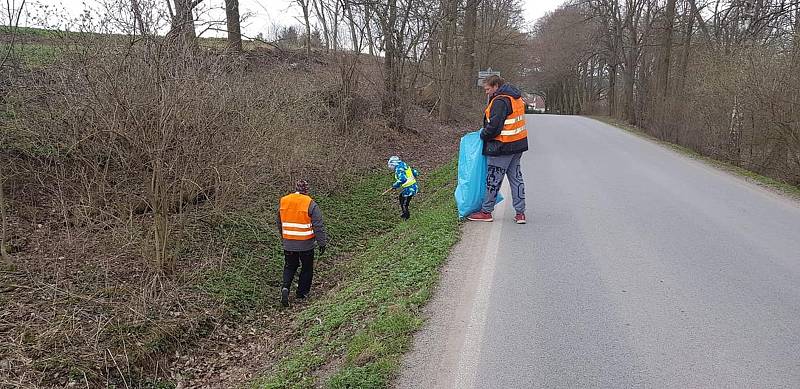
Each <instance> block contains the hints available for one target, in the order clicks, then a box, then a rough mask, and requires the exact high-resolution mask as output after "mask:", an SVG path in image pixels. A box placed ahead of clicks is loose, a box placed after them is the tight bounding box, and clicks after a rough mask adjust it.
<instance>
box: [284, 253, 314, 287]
mask: <svg viewBox="0 0 800 389" xmlns="http://www.w3.org/2000/svg"><path fill="white" fill-rule="evenodd" d="M283 255H284V259H285V260H286V262H285V263H284V265H283V287H284V288H286V289H292V281H294V275H295V273H297V268H298V267H299V266H300V264H301V263H302V264H303V267H302V268H301V269H300V279H299V280H298V282H297V296H298V297H305V296H306V295H307V294H308V292H309V291H310V290H311V279H312V278H313V277H314V250H308V251H286V250H284V251H283Z"/></svg>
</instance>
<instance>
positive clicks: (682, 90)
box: [678, 15, 694, 101]
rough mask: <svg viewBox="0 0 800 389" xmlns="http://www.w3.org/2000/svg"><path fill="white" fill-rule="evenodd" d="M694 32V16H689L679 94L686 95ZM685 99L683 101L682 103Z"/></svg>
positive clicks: (684, 37)
mask: <svg viewBox="0 0 800 389" xmlns="http://www.w3.org/2000/svg"><path fill="white" fill-rule="evenodd" d="M693 30H694V16H692V15H687V20H686V31H685V34H686V35H684V36H683V52H682V53H681V54H682V56H683V58H682V60H681V78H680V85H679V86H678V94H679V95H681V96H682V95H683V94H684V93H686V76H687V75H688V73H689V55H690V53H691V50H692V31H693ZM682 100H683V99H681V101H682Z"/></svg>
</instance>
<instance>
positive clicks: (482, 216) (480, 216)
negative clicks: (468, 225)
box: [467, 211, 494, 222]
mask: <svg viewBox="0 0 800 389" xmlns="http://www.w3.org/2000/svg"><path fill="white" fill-rule="evenodd" d="M467 220H472V221H474V222H490V221H493V220H494V219H492V214H491V213H490V212H483V211H478V212H475V213H473V214H472V215H469V216H467Z"/></svg>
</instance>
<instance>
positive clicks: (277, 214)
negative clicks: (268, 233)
mask: <svg viewBox="0 0 800 389" xmlns="http://www.w3.org/2000/svg"><path fill="white" fill-rule="evenodd" d="M275 221H276V222H277V223H278V224H277V225H278V235H279V236H280V235H282V234H283V223H281V206H280V204H278V207H277V208H276V209H275Z"/></svg>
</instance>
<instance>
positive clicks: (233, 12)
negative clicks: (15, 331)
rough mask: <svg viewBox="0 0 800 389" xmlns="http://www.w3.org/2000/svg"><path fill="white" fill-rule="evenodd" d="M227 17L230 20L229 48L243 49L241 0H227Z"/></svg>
mask: <svg viewBox="0 0 800 389" xmlns="http://www.w3.org/2000/svg"><path fill="white" fill-rule="evenodd" d="M225 19H226V20H227V22H228V49H230V50H231V51H235V52H241V51H242V28H241V20H240V19H239V0H225Z"/></svg>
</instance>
